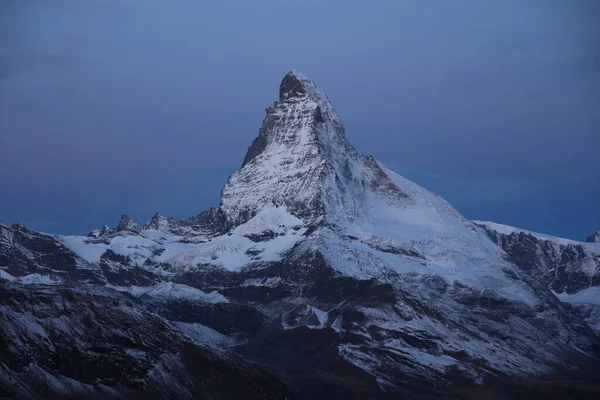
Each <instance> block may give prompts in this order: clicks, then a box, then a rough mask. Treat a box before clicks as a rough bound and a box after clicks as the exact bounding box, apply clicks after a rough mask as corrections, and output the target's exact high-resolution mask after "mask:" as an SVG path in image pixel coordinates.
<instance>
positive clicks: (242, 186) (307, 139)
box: [221, 71, 406, 226]
mask: <svg viewBox="0 0 600 400" xmlns="http://www.w3.org/2000/svg"><path fill="white" fill-rule="evenodd" d="M370 190H375V191H377V190H380V191H386V190H387V194H388V195H389V196H391V197H397V198H399V199H401V198H406V195H405V194H404V193H402V191H401V190H399V189H398V188H396V187H395V186H394V185H393V184H391V182H390V181H389V178H388V177H387V176H386V175H385V174H384V173H382V171H381V168H380V167H379V165H378V164H377V163H376V162H375V161H374V160H373V159H372V158H365V157H363V156H360V155H359V154H358V153H357V152H356V150H355V149H354V148H353V147H352V145H350V144H349V143H348V142H347V141H346V139H345V137H344V127H343V125H342V123H341V121H340V119H339V117H338V115H337V113H336V112H335V110H334V109H333V106H332V105H331V103H330V102H329V99H328V98H327V96H326V95H325V94H324V93H323V92H322V91H321V90H320V89H318V88H317V87H316V86H315V84H314V83H313V82H312V81H311V80H310V79H308V78H307V77H306V76H304V75H303V74H302V73H300V72H298V71H291V72H290V73H288V74H287V75H286V76H285V77H284V79H283V81H282V83H281V86H280V96H279V101H278V102H276V103H275V105H274V106H273V107H269V108H268V109H267V114H266V117H265V119H264V121H263V125H262V127H261V128H260V130H259V135H258V138H256V139H255V140H254V142H253V143H252V145H251V146H250V148H249V149H248V153H247V154H246V157H245V159H244V163H243V166H242V169H240V170H239V171H238V172H236V173H235V174H233V175H232V176H231V177H230V178H229V180H228V182H227V184H226V185H225V187H224V188H223V190H222V195H221V209H222V210H223V212H224V213H225V215H226V216H227V219H228V221H230V223H231V224H232V225H234V226H235V225H240V224H243V223H245V222H247V221H248V220H249V219H251V218H252V217H253V216H254V215H256V214H257V213H258V211H259V210H261V209H263V208H264V207H267V206H275V207H286V208H287V210H288V211H289V212H290V213H291V214H292V215H294V216H296V217H298V218H301V219H302V220H304V221H305V222H307V223H314V222H315V221H317V220H318V219H319V218H330V219H333V218H334V216H335V218H339V217H340V215H341V214H342V213H343V214H344V216H345V217H346V218H353V217H356V216H357V214H359V213H360V210H361V207H362V205H363V204H362V201H363V200H364V199H365V197H366V196H367V195H368V192H369V191H370Z"/></svg>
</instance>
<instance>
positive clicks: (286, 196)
mask: <svg viewBox="0 0 600 400" xmlns="http://www.w3.org/2000/svg"><path fill="white" fill-rule="evenodd" d="M597 242H598V241H597V240H588V242H575V241H571V240H567V239H560V238H554V237H550V236H547V235H541V234H537V233H533V232H527V231H524V230H520V229H518V228H513V227H507V226H504V225H499V224H494V223H490V222H472V221H468V220H467V219H465V218H464V217H463V216H462V215H460V213H459V212H458V211H456V210H455V209H454V208H453V207H452V206H451V205H450V204H448V203H447V202H446V201H445V200H444V199H442V198H440V197H439V196H437V195H435V194H433V193H431V192H429V191H427V190H425V189H424V188H422V187H420V186H419V185H417V184H415V183H413V182H411V181H409V180H407V179H405V178H403V177H402V176H400V175H398V174H396V173H394V172H393V171H391V170H390V169H388V168H387V167H386V166H385V165H384V164H382V163H381V162H380V161H378V160H376V159H375V158H373V157H366V156H363V155H361V154H359V153H358V152H357V151H356V150H355V149H354V147H353V146H352V145H351V144H350V143H349V142H348V141H347V140H346V137H345V134H344V126H343V125H342V122H341V120H340V118H339V116H338V114H337V113H336V111H335V110H334V108H333V106H332V104H331V102H330V101H329V99H328V98H327V96H326V95H325V93H323V91H321V90H320V89H319V88H318V87H317V86H316V85H315V83H314V82H313V81H311V80H310V79H309V78H307V77H306V76H305V75H304V74H302V73H301V72H299V71H290V72H289V73H288V74H287V75H286V76H285V77H284V78H283V81H282V83H281V85H280V89H279V98H278V101H276V102H275V103H274V105H273V106H271V107H269V108H267V110H266V116H265V119H264V121H263V124H262V126H261V128H260V130H259V133H258V137H257V138H256V139H254V141H253V142H252V144H251V145H250V147H249V148H248V151H247V154H246V156H245V158H244V160H243V163H242V166H241V168H240V169H239V170H238V171H237V172H235V173H234V174H233V175H232V176H231V177H230V178H229V179H228V181H227V182H226V184H225V186H224V187H223V190H222V192H221V201H220V204H219V207H218V208H212V209H209V210H207V211H204V212H201V213H200V214H197V215H195V216H192V217H190V218H188V219H185V220H176V219H173V218H169V217H164V216H161V215H159V214H156V215H155V216H154V217H152V219H151V220H150V221H149V222H147V223H145V224H142V225H139V224H138V223H137V222H136V221H134V220H132V219H131V218H129V217H128V216H127V215H123V216H122V217H121V219H120V221H119V223H118V224H117V226H116V228H109V227H107V226H105V227H103V228H101V229H98V230H94V231H92V232H90V234H88V235H87V236H62V235H48V234H43V233H39V232H35V231H33V230H31V229H29V228H27V227H26V226H23V225H13V226H6V225H0V279H1V281H0V282H1V284H0V326H1V328H2V329H1V330H0V397H2V396H4V397H5V398H18V399H40V398H42V399H44V398H48V399H79V398H81V399H84V398H85V399H87V398H103V399H104V398H108V399H110V398H115V399H138V398H139V399H145V398H154V399H166V398H171V399H172V398H182V399H196V398H198V399H240V398H248V399H342V398H343V399H394V398H415V399H428V398H457V399H460V398H465V399H466V398H497V399H511V398H517V397H519V396H530V397H531V398H555V399H562V398H569V397H577V398H590V399H591V398H600V386H599V385H598V381H597V380H595V379H594V373H595V372H596V371H597V367H598V366H600V363H599V358H600V340H599V332H600V246H599V245H600V244H599V243H597ZM596 377H597V376H596Z"/></svg>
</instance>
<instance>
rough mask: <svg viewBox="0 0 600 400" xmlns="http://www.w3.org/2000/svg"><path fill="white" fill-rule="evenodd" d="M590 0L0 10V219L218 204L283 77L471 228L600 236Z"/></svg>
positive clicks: (91, 224)
mask: <svg viewBox="0 0 600 400" xmlns="http://www.w3.org/2000/svg"><path fill="white" fill-rule="evenodd" d="M599 16H600V3H598V2H597V1H594V0H590V1H586V0H581V1H569V0H563V1H554V0H528V1H522V0H510V1H502V2H500V1H498V2H487V1H486V2H484V1H476V0H473V1H428V2H421V1H397V0H390V1H369V2H367V1H349V0H345V1H315V0H304V1H266V0H265V1H229V0H226V1H224V0H221V1H214V2H206V1H199V0H177V1H167V0H45V1H43V0H28V1H23V0H2V1H1V2H0V191H1V192H0V222H4V223H14V222H23V223H25V224H28V225H30V226H32V227H33V228H36V229H40V230H42V231H47V232H58V233H87V231H89V230H91V229H92V228H95V227H99V226H101V225H103V224H105V223H106V224H109V225H115V224H116V222H117V219H118V217H119V215H120V214H121V213H122V212H126V213H128V214H130V215H132V216H133V217H135V218H137V219H138V220H141V221H145V220H148V219H149V218H150V216H151V215H152V214H153V213H154V212H155V211H159V212H160V213H161V214H166V215H171V216H175V217H185V216H189V215H192V214H195V213H197V212H200V211H201V210H203V209H206V208H208V207H209V206H214V205H217V204H218V197H219V190H220V188H221V186H222V184H223V183H224V182H225V180H226V178H227V176H228V175H229V174H230V173H232V172H233V171H235V170H236V169H237V168H238V167H239V165H240V163H241V161H242V159H243V155H244V153H245V150H246V148H247V146H248V145H249V144H250V142H251V141H252V139H253V138H254V137H255V136H256V134H257V131H258V128H259V126H260V123H261V120H262V118H263V116H264V108H265V107H266V106H268V105H269V104H270V103H272V102H273V101H274V100H275V99H276V96H277V88H278V84H279V81H280V79H281V78H282V77H283V75H284V74H285V73H286V72H287V71H288V70H289V69H291V68H296V69H300V70H302V71H303V72H305V73H306V74H307V75H309V76H310V77H312V78H313V79H314V80H315V81H316V82H317V83H318V84H319V85H320V86H321V87H322V88H323V89H324V90H325V91H326V92H327V93H328V94H329V96H330V98H331V100H332V102H333V103H334V106H335V107H336V109H337V110H338V112H339V114H340V115H341V117H342V120H343V121H344V123H345V126H346V132H347V133H346V134H347V137H348V138H349V139H350V141H351V142H352V143H353V144H354V145H355V147H356V148H357V149H358V150H359V151H360V152H361V153H364V154H373V155H375V156H376V157H377V158H379V159H380V160H382V161H383V162H384V163H386V164H388V165H389V166H390V167H392V168H393V169H395V170H397V171H398V172H400V173H401V174H403V175H405V176H406V177H408V178H409V179H413V180H415V181H416V182H417V183H420V184H421V185H423V186H425V187H427V188H429V189H431V190H433V191H435V192H436V193H438V194H440V195H442V196H443V197H445V198H446V199H447V200H449V201H450V202H451V203H452V204H453V205H454V206H455V207H457V208H458V209H459V210H460V211H461V212H462V213H463V214H464V215H465V216H466V217H468V218H471V219H484V220H493V221H496V222H500V223H506V224H511V225H515V226H519V227H522V228H526V229H530V230H534V231H541V232H545V233H549V234H554V235H559V236H566V237H572V238H577V239H581V238H583V237H585V236H586V235H587V234H589V233H591V232H592V231H593V230H595V229H599V228H600V207H599V205H600V201H599V198H600V175H599V172H600V157H599V156H598V155H599V150H600V28H598V24H597V21H598V17H599Z"/></svg>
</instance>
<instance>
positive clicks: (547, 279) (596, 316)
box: [476, 221, 600, 335]
mask: <svg viewBox="0 0 600 400" xmlns="http://www.w3.org/2000/svg"><path fill="white" fill-rule="evenodd" d="M476 224H477V225H478V226H480V227H482V228H483V229H485V231H486V232H487V233H488V236H489V237H490V239H492V241H494V242H495V243H497V244H498V246H500V247H501V248H502V249H503V250H504V251H505V253H506V256H505V258H506V259H507V260H508V261H510V262H512V263H513V264H515V265H517V266H518V267H519V268H521V269H522V270H523V271H524V272H526V273H527V274H528V275H530V276H532V277H534V278H535V279H536V281H538V282H541V283H542V284H543V285H544V286H547V287H549V288H550V289H551V290H552V291H553V293H554V294H555V295H556V296H557V297H558V298H559V299H560V300H561V301H563V302H566V303H570V304H572V305H573V306H574V310H575V311H576V312H577V313H579V314H580V315H581V317H582V318H584V319H585V320H586V321H587V322H588V323H589V325H590V327H591V328H592V329H593V330H594V331H595V332H596V334H597V335H600V243H597V242H593V241H591V240H587V241H586V242H578V241H575V240H570V239H563V238H557V237H553V236H549V235H544V234H540V233H536V232H530V231H526V230H523V229H519V228H515V227H512V226H507V225H501V224H496V223H493V222H482V221H477V222H476ZM592 236H593V235H592ZM588 239H589V238H588Z"/></svg>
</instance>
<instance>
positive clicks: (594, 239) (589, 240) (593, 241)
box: [585, 231, 600, 243]
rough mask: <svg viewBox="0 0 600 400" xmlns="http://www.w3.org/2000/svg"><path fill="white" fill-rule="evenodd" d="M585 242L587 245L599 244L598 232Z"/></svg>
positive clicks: (599, 235) (599, 236)
mask: <svg viewBox="0 0 600 400" xmlns="http://www.w3.org/2000/svg"><path fill="white" fill-rule="evenodd" d="M585 241H586V242H588V243H600V231H596V232H594V233H592V234H591V235H590V236H588V237H587V238H586V239H585Z"/></svg>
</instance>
